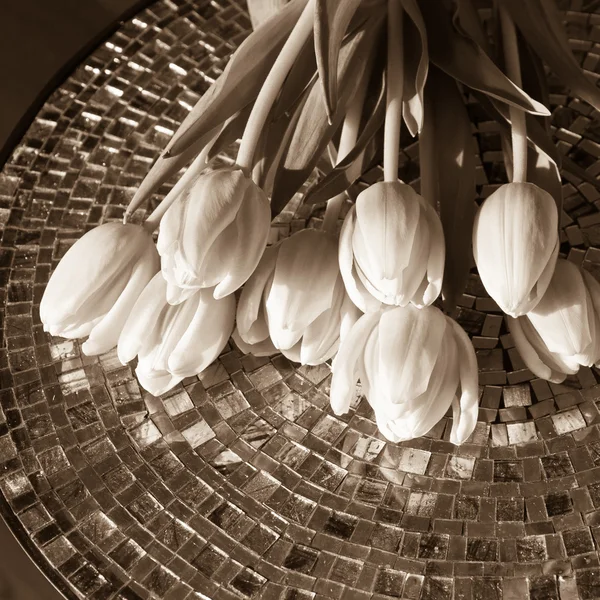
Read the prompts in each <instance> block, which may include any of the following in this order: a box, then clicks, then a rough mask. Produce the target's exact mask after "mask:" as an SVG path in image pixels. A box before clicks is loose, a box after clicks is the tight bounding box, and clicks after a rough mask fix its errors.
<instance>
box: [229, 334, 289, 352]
mask: <svg viewBox="0 0 600 600" xmlns="http://www.w3.org/2000/svg"><path fill="white" fill-rule="evenodd" d="M231 337H232V339H233V341H234V342H235V344H236V346H237V347H238V348H239V349H240V350H241V351H242V352H243V353H244V354H252V355H253V356H272V355H273V354H277V353H278V352H279V350H277V348H275V346H274V345H273V342H272V341H271V338H267V339H265V340H263V341H261V342H256V343H253V344H248V343H247V342H246V341H245V340H244V339H243V338H242V336H241V335H240V333H239V331H238V330H237V328H236V329H234V330H233V333H232V334H231Z"/></svg>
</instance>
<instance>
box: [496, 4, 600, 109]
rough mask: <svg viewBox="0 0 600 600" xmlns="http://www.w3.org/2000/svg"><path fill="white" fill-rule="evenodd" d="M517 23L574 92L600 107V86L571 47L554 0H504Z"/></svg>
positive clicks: (539, 53) (530, 42) (531, 43)
mask: <svg viewBox="0 0 600 600" xmlns="http://www.w3.org/2000/svg"><path fill="white" fill-rule="evenodd" d="M500 2H501V4H502V6H504V7H505V8H506V10H507V11H508V13H509V15H510V16H511V18H512V19H513V21H514V22H515V25H516V26H517V28H518V29H519V31H520V32H521V33H522V35H523V37H524V38H525V39H526V40H527V42H528V43H529V44H530V46H531V47H532V48H533V49H534V50H535V52H536V53H537V54H538V55H539V57H540V58H541V59H542V60H543V61H544V62H545V63H546V64H547V65H548V66H549V67H550V70H551V71H553V72H554V73H555V74H556V75H557V76H558V77H559V78H560V80H561V81H562V82H563V83H564V84H565V85H567V86H568V87H569V88H570V89H571V91H572V92H573V93H574V94H575V95H577V96H579V97H580V98H582V99H583V100H585V101H586V102H588V103H589V104H591V105H592V106H593V107H594V108H595V109H596V110H600V89H599V88H598V87H596V85H594V83H593V82H592V81H591V80H589V79H588V78H587V77H586V75H585V73H584V72H583V70H582V69H581V67H580V66H579V64H578V63H577V60H575V57H574V56H573V53H572V52H571V48H570V47H569V41H568V39H567V36H566V35H565V31H564V28H563V25H562V23H561V18H560V14H559V12H558V10H557V9H556V6H555V3H554V1H553V0H500Z"/></svg>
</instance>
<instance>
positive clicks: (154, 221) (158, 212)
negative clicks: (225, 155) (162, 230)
mask: <svg viewBox="0 0 600 600" xmlns="http://www.w3.org/2000/svg"><path fill="white" fill-rule="evenodd" d="M215 140H216V137H214V138H213V139H212V140H211V141H210V142H209V143H208V144H206V146H204V148H202V151H201V152H200V153H199V154H198V156H197V157H196V158H195V159H194V162H193V163H192V164H191V165H190V166H189V167H188V168H187V170H186V172H185V173H184V174H183V175H182V176H181V177H180V178H179V181H178V182H177V183H176V184H175V185H174V186H173V187H172V188H171V191H170V192H169V193H168V194H167V195H166V196H165V197H164V199H163V201H162V202H161V203H160V204H159V205H158V206H157V207H156V208H155V209H154V211H153V212H152V214H151V215H150V216H149V217H148V218H147V219H146V220H145V221H144V229H145V230H146V231H148V233H152V232H154V231H155V230H156V228H157V227H158V226H159V225H160V222H161V220H162V218H163V217H164V216H165V213H166V212H167V210H168V209H169V207H170V206H171V204H173V202H175V200H177V198H179V196H180V195H181V193H182V192H183V190H184V189H185V188H186V187H187V186H188V185H189V184H190V183H191V182H192V181H193V180H194V179H195V178H196V177H198V175H200V173H202V171H203V170H204V169H205V167H206V164H207V162H206V159H207V158H208V153H209V152H210V149H211V148H212V145H213V143H214V141H215Z"/></svg>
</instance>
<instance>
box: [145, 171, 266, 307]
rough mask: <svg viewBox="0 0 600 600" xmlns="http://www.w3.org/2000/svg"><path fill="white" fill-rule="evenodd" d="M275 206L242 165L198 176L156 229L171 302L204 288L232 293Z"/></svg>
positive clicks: (256, 252)
mask: <svg viewBox="0 0 600 600" xmlns="http://www.w3.org/2000/svg"><path fill="white" fill-rule="evenodd" d="M270 225H271V212H270V207H269V200H268V199H267V197H266V195H265V193H264V192H263V191H262V190H261V189H260V188H259V187H258V186H257V185H256V184H255V183H254V182H253V181H252V180H251V179H250V178H249V177H247V176H246V175H245V174H244V172H243V171H242V170H241V169H237V168H225V169H219V170H216V171H212V172H209V173H204V174H202V175H200V176H199V177H196V178H195V179H194V180H193V181H192V182H191V184H190V185H189V186H188V188H187V189H185V191H184V192H183V193H182V194H181V196H180V197H179V198H178V199H177V200H175V202H174V203H173V204H172V205H171V206H170V207H169V208H168V210H167V211H166V213H165V215H164V217H163V220H162V222H161V226H160V231H159V235H158V244H157V247H158V251H159V253H160V256H161V263H162V273H163V276H164V278H165V279H166V281H167V284H168V285H167V298H168V300H169V303H171V304H177V303H179V302H182V301H184V300H186V299H187V298H189V297H190V296H192V295H193V294H194V293H195V292H196V291H197V290H199V289H202V288H214V292H213V293H214V297H215V298H217V299H218V298H223V297H225V296H227V295H228V294H231V293H232V292H234V291H235V290H237V289H238V288H239V287H241V286H242V285H243V284H244V282H245V281H246V280H247V279H248V278H249V277H250V275H251V274H252V272H253V271H254V269H255V268H256V265H257V264H258V261H259V260H260V257H261V256H262V253H263V252H264V249H265V246H266V243H267V236H268V234H269V228H270Z"/></svg>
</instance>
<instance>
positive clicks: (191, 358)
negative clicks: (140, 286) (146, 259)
mask: <svg viewBox="0 0 600 600" xmlns="http://www.w3.org/2000/svg"><path fill="white" fill-rule="evenodd" d="M234 317H235V298H234V296H233V295H229V296H226V297H225V298H222V299H220V300H215V299H214V297H213V295H212V290H210V289H205V290H199V291H198V292H196V293H195V294H194V295H192V296H190V297H189V298H188V299H187V300H184V301H183V302H181V303H179V304H178V305H171V304H169V303H168V302H167V283H166V282H165V280H164V278H163V277H162V275H161V274H160V273H157V274H156V276H155V277H154V278H153V279H152V281H150V283H149V284H148V285H147V286H146V288H145V289H144V291H143V292H142V294H141V295H140V297H139V299H138V301H137V302H136V304H135V306H134V308H133V310H132V312H131V315H130V316H129V319H127V322H126V323H125V327H124V328H123V332H122V333H121V336H120V337H119V345H118V347H117V352H118V355H119V360H120V361H121V362H122V363H123V364H127V363H128V362H129V361H131V360H133V359H134V358H135V357H136V356H137V357H138V364H137V367H136V370H135V373H136V375H137V378H138V381H139V382H140V384H141V386H142V387H143V388H144V389H146V390H148V391H149V392H150V393H151V394H153V395H154V396H160V395H162V394H164V393H165V392H167V391H168V390H170V389H171V388H172V387H174V386H175V385H177V384H178V383H179V382H180V381H181V380H182V379H185V378H186V377H191V376H193V375H197V374H198V373H201V372H202V371H203V370H204V369H206V367H208V365H210V363H212V362H213V361H214V360H215V359H216V358H217V357H218V356H219V354H220V353H221V351H222V350H223V348H224V347H225V345H226V344H227V341H228V340H229V336H230V335H231V330H232V329H233V321H234Z"/></svg>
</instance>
